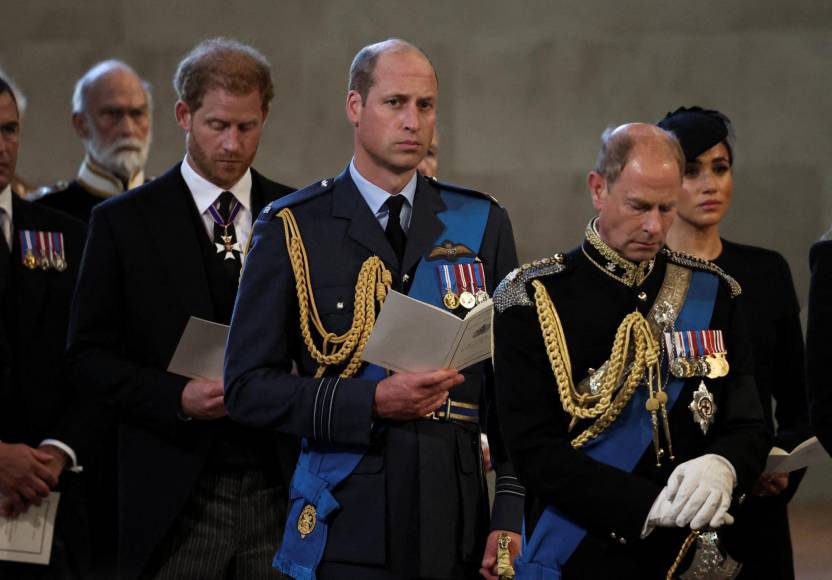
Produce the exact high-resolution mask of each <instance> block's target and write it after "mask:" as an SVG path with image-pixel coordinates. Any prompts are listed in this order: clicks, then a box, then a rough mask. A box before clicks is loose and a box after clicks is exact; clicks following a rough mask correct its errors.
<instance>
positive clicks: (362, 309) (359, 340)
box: [277, 208, 393, 378]
mask: <svg viewBox="0 0 832 580" xmlns="http://www.w3.org/2000/svg"><path fill="white" fill-rule="evenodd" d="M277 217H279V218H282V220H283V229H284V232H285V234H286V247H287V248H288V251H289V260H290V262H291V264H292V271H293V272H294V275H295V290H296V291H297V295H298V307H299V310H300V333H301V336H303V342H304V344H305V345H306V348H307V350H308V351H309V354H310V355H311V356H312V358H313V359H314V360H315V362H317V363H318V369H317V371H316V372H315V376H316V377H321V376H323V374H324V371H326V368H327V367H328V366H332V365H340V364H343V363H344V361H346V360H347V358H348V357H350V361H349V364H348V365H347V366H346V368H345V369H344V370H343V371H342V372H341V376H342V377H344V378H348V377H351V376H353V375H354V374H355V373H356V372H357V371H358V368H359V367H360V366H361V354H362V353H363V352H364V347H365V346H367V340H368V339H369V338H370V333H371V332H372V330H373V325H375V322H376V303H378V304H382V303H383V302H384V299H385V298H386V297H387V292H388V290H389V289H390V286H391V285H392V283H393V277H392V275H391V274H390V271H389V270H387V268H386V267H385V266H384V262H382V261H381V260H380V259H379V258H378V256H371V257H369V258H367V259H366V260H365V261H364V263H363V264H362V265H361V270H359V272H358V279H357V280H356V283H355V303H354V308H353V317H352V326H351V327H350V329H349V330H348V331H347V332H346V333H344V334H342V335H340V336H339V335H336V334H333V333H331V332H328V331H327V330H326V329H325V328H324V325H323V322H322V321H321V317H320V315H319V314H318V307H317V306H316V304H315V296H314V295H313V294H312V279H311V278H310V274H309V258H308V257H307V255H306V248H305V247H304V245H303V239H302V238H301V235H300V228H299V227H298V224H297V221H295V216H294V214H292V211H291V210H290V209H289V208H285V209H283V210H281V211H280V212H279V213H278V214H277ZM310 321H311V322H312V325H313V326H314V327H315V330H316V331H317V332H318V334H319V335H320V337H321V348H320V349H318V347H317V346H315V341H314V340H313V338H312V331H311V329H310V326H309V322H310Z"/></svg>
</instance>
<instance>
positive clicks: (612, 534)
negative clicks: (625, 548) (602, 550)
mask: <svg viewBox="0 0 832 580" xmlns="http://www.w3.org/2000/svg"><path fill="white" fill-rule="evenodd" d="M610 537H611V538H612V539H613V540H617V539H618V536H617V535H615V532H613V533H611V534H610Z"/></svg>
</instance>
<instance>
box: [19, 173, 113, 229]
mask: <svg viewBox="0 0 832 580" xmlns="http://www.w3.org/2000/svg"><path fill="white" fill-rule="evenodd" d="M105 199H108V198H107V197H104V196H101V195H96V194H95V193H93V192H91V191H89V190H88V189H87V188H86V187H84V185H83V184H82V183H81V182H80V181H78V180H77V179H73V180H72V181H70V182H69V183H68V184H66V186H65V187H60V188H56V189H55V191H50V192H48V193H46V194H45V195H43V196H41V197H38V198H37V199H36V200H35V201H36V203H39V204H43V205H45V206H48V207H51V208H53V209H57V210H60V211H62V212H65V213H68V214H69V215H71V216H73V217H75V218H77V219H79V220H82V221H83V222H85V223H86V222H89V221H90V213H92V208H94V207H95V206H96V205H98V204H99V203H101V202H102V201H104V200H105Z"/></svg>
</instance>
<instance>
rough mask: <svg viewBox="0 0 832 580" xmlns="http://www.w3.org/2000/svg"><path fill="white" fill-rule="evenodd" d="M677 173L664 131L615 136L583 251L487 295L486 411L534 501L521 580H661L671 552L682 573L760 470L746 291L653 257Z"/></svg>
mask: <svg viewBox="0 0 832 580" xmlns="http://www.w3.org/2000/svg"><path fill="white" fill-rule="evenodd" d="M683 170H684V157H683V156H682V152H681V149H680V147H679V145H678V142H677V141H676V140H675V138H673V137H672V136H671V135H670V134H669V133H666V132H664V131H663V130H661V129H659V128H657V127H653V126H650V125H641V124H631V125H624V126H622V127H619V128H618V129H616V130H614V131H613V130H608V131H607V132H606V133H605V134H604V137H603V146H602V149H601V154H600V155H599V160H598V164H597V165H596V168H595V170H594V171H593V172H591V173H590V175H589V186H590V190H591V192H592V200H593V204H594V206H595V208H596V209H597V210H598V217H597V218H596V219H594V220H593V221H592V222H590V224H589V225H588V226H587V229H586V238H585V240H584V242H583V244H582V245H581V246H580V247H579V248H577V249H575V250H573V251H572V252H570V253H568V254H566V255H565V256H564V255H562V254H557V255H555V256H553V257H551V258H546V259H543V260H538V261H537V262H533V263H532V264H529V265H526V266H524V267H523V268H521V269H519V270H516V271H515V272H513V273H512V274H511V275H509V277H508V278H506V280H505V281H504V282H502V283H501V285H500V286H499V288H498V289H497V290H496V292H495V296H494V303H495V316H494V371H495V374H496V377H497V388H496V390H497V408H498V414H499V417H500V423H501V426H502V429H503V433H504V436H505V445H506V448H507V449H508V453H509V456H510V457H511V459H512V461H513V463H514V465H515V466H516V468H517V473H518V476H519V477H520V479H521V480H522V481H523V483H524V484H525V485H526V487H527V490H528V498H527V502H526V514H525V515H526V519H525V528H524V531H525V538H524V540H525V543H524V549H523V553H522V555H521V557H520V558H518V560H517V563H516V569H517V574H518V577H519V578H532V579H536V580H537V579H539V580H544V579H545V580H556V579H558V578H561V577H563V578H565V579H577V578H580V579H597V578H634V579H635V578H639V579H642V578H665V577H666V575H667V573H668V571H669V570H670V569H671V568H673V567H674V563H675V561H676V559H677V557H678V558H679V564H680V565H678V566H676V569H677V570H678V572H682V571H684V570H685V569H686V566H687V565H688V562H689V561H690V560H691V559H694V562H703V561H704V560H708V558H709V557H710V556H713V555H714V554H715V552H716V550H717V545H716V543H715V537H714V535H713V533H712V532H711V531H710V530H712V529H716V528H719V527H721V526H722V525H723V524H730V523H731V522H732V521H733V518H732V516H731V514H729V513H728V509H729V506H730V504H731V501H732V498H735V499H738V500H739V499H740V498H741V497H742V495H744V493H745V492H746V491H747V490H748V489H749V488H750V486H751V485H753V483H754V481H755V480H756V478H757V476H758V475H759V474H760V472H761V471H762V468H763V465H764V462H765V457H766V454H767V453H768V449H769V445H770V439H769V437H768V436H767V433H766V428H765V424H764V422H763V419H762V413H761V408H760V402H759V397H758V396H757V392H756V389H755V386H754V380H753V377H752V375H751V372H752V366H751V360H750V343H749V338H748V335H747V332H746V330H745V326H744V322H743V317H742V315H741V307H742V300H741V297H740V296H739V294H740V292H741V289H740V288H739V285H738V284H737V283H736V282H735V281H734V280H733V279H732V278H730V277H729V276H728V275H727V274H725V273H724V272H722V270H720V269H719V268H718V267H716V266H714V265H713V264H711V263H710V262H707V261H705V260H700V259H697V258H692V257H690V256H686V255H683V254H678V253H675V252H669V251H667V250H666V249H662V246H663V244H664V240H665V236H666V235H667V230H668V228H669V227H670V224H671V223H672V222H673V218H674V215H675V205H676V199H677V197H678V194H679V191H680V190H681V184H682V172H683ZM706 529H707V530H708V531H707V533H703V534H701V535H699V536H694V535H691V530H697V531H702V532H706ZM725 539H726V540H727V538H725ZM727 544H728V542H727V541H726V542H725V544H723V545H722V546H721V547H722V548H724V547H726V545H727ZM728 547H729V548H730V546H728ZM692 555H693V556H692ZM701 556H705V558H704V559H703V558H701ZM695 557H699V558H698V559H696V558H695ZM718 561H719V559H718V558H716V557H714V558H713V560H712V562H713V563H714V564H716V563H718ZM696 565H697V566H698V564H696ZM732 565H733V561H732V560H729V559H725V560H724V562H723V564H721V567H720V568H719V569H718V570H711V571H710V573H711V574H722V575H718V576H695V577H696V578H729V577H732V576H731V575H730V574H732V573H734V572H735V570H732ZM712 568H716V566H712ZM697 569H698V568H697ZM673 577H675V576H673Z"/></svg>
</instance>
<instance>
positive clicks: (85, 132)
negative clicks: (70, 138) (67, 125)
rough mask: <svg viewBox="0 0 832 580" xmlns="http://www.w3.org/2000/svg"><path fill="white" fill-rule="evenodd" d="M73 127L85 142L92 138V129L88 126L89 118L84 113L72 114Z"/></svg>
mask: <svg viewBox="0 0 832 580" xmlns="http://www.w3.org/2000/svg"><path fill="white" fill-rule="evenodd" d="M72 127H73V128H74V129H75V132H76V133H78V136H79V137H80V138H81V139H83V140H84V141H86V140H87V139H89V138H90V137H91V136H92V133H91V131H90V128H89V126H88V125H87V116H86V115H84V113H72Z"/></svg>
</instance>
